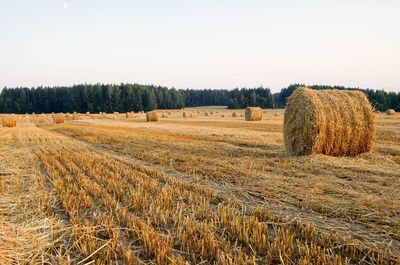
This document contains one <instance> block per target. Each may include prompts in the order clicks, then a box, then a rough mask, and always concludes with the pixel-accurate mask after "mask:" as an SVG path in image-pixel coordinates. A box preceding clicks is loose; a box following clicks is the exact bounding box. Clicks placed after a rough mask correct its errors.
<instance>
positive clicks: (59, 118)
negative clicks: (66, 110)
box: [53, 113, 64, 124]
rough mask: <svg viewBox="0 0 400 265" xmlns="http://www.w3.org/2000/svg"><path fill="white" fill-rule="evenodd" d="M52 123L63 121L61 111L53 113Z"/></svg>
mask: <svg viewBox="0 0 400 265" xmlns="http://www.w3.org/2000/svg"><path fill="white" fill-rule="evenodd" d="M53 123H56V124H60V123H64V114H62V113H58V114H53Z"/></svg>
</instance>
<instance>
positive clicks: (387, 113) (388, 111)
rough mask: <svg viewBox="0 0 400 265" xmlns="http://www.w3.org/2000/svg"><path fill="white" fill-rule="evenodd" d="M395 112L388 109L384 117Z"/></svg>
mask: <svg viewBox="0 0 400 265" xmlns="http://www.w3.org/2000/svg"><path fill="white" fill-rule="evenodd" d="M395 114H396V111H395V110H394V109H388V110H386V115H395Z"/></svg>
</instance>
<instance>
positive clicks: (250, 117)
mask: <svg viewBox="0 0 400 265" xmlns="http://www.w3.org/2000/svg"><path fill="white" fill-rule="evenodd" d="M244 116H245V120H246V121H261V119H262V109H261V108H259V107H248V108H246V112H245V114H244Z"/></svg>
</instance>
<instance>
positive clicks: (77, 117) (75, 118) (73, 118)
mask: <svg viewBox="0 0 400 265" xmlns="http://www.w3.org/2000/svg"><path fill="white" fill-rule="evenodd" d="M72 120H79V114H78V113H76V112H74V113H73V114H72Z"/></svg>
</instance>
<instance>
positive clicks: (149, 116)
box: [146, 110, 158, 122]
mask: <svg viewBox="0 0 400 265" xmlns="http://www.w3.org/2000/svg"><path fill="white" fill-rule="evenodd" d="M146 120H147V121H148V122H151V121H158V113H157V111H154V110H153V111H149V112H147V113H146Z"/></svg>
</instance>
